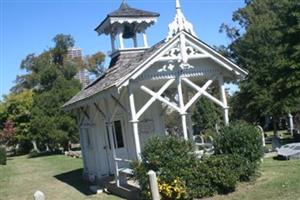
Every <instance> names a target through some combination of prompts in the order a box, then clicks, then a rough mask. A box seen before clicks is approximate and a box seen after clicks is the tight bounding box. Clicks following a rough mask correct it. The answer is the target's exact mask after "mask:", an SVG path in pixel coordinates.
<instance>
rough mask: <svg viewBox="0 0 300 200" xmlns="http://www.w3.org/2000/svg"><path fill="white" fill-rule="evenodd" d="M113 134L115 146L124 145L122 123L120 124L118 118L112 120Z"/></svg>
mask: <svg viewBox="0 0 300 200" xmlns="http://www.w3.org/2000/svg"><path fill="white" fill-rule="evenodd" d="M114 134H115V140H116V141H115V146H116V147H117V148H122V147H124V141H123V133H122V125H121V121H120V120H118V121H114ZM116 143H117V144H116Z"/></svg>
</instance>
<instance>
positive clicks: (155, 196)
mask: <svg viewBox="0 0 300 200" xmlns="http://www.w3.org/2000/svg"><path fill="white" fill-rule="evenodd" d="M148 176H149V185H150V191H151V197H152V200H159V199H160V196H159V189H158V183H157V178H156V174H155V172H154V171H152V170H150V171H149V172H148Z"/></svg>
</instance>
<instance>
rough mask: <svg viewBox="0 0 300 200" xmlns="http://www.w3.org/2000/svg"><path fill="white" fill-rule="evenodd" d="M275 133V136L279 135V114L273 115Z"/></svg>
mask: <svg viewBox="0 0 300 200" xmlns="http://www.w3.org/2000/svg"><path fill="white" fill-rule="evenodd" d="M272 121H273V133H274V136H275V137H279V135H278V128H277V122H278V118H277V116H273V120H272Z"/></svg>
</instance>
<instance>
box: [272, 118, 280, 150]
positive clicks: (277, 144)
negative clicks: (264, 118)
mask: <svg viewBox="0 0 300 200" xmlns="http://www.w3.org/2000/svg"><path fill="white" fill-rule="evenodd" d="M272 121H273V132H274V135H273V138H272V149H273V150H275V149H276V148H279V147H280V140H279V135H278V128H277V122H278V118H277V116H273V119H272Z"/></svg>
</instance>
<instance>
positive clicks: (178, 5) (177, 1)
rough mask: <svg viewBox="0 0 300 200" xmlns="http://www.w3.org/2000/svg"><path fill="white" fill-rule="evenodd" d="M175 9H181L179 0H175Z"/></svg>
mask: <svg viewBox="0 0 300 200" xmlns="http://www.w3.org/2000/svg"><path fill="white" fill-rule="evenodd" d="M176 9H181V7H180V1H179V0H176Z"/></svg>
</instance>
